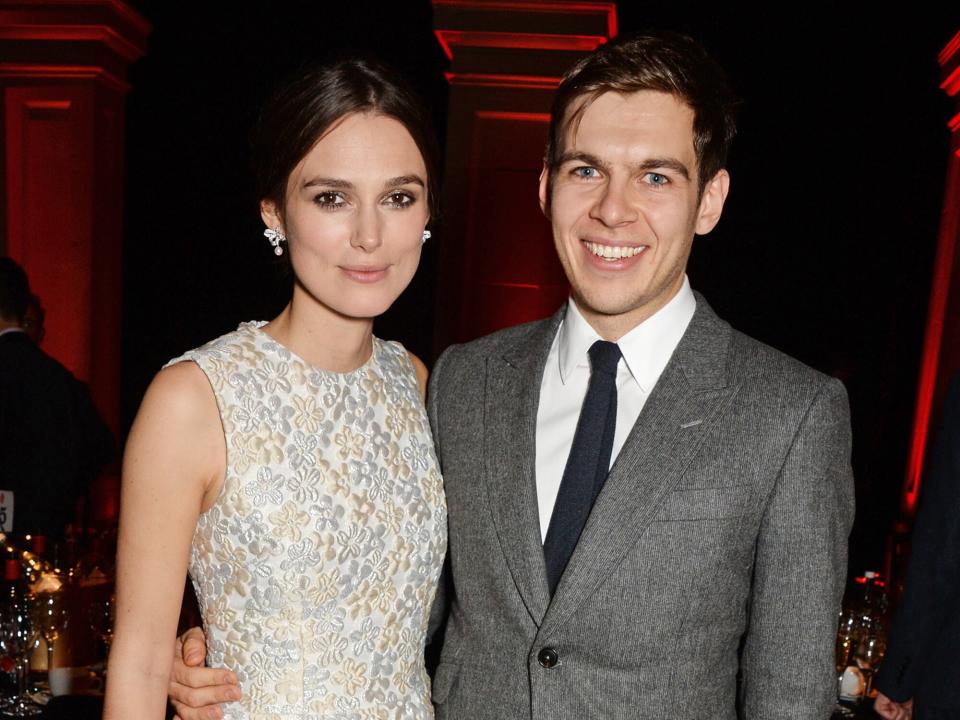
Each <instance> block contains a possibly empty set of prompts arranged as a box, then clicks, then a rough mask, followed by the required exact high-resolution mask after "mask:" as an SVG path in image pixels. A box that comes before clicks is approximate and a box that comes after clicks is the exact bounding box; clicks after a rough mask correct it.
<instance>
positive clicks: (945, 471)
mask: <svg viewBox="0 0 960 720" xmlns="http://www.w3.org/2000/svg"><path fill="white" fill-rule="evenodd" d="M958 506H960V374H958V375H955V376H954V377H953V380H952V382H951V384H950V389H949V391H948V393H947V397H946V400H945V402H944V406H943V414H942V417H941V421H940V431H939V433H938V434H937V440H936V443H935V445H934V449H933V454H932V456H931V459H930V466H929V472H928V473H927V474H926V477H925V478H924V487H923V501H922V503H921V505H920V511H919V512H918V514H917V519H916V523H915V524H914V530H913V552H912V554H911V557H910V566H909V569H908V570H907V576H906V580H905V583H904V591H903V597H902V598H901V599H900V607H899V608H898V610H897V613H896V616H895V617H894V620H893V625H892V627H891V629H890V639H889V643H888V646H887V653H886V657H885V658H884V661H883V665H882V666H881V668H880V672H879V673H878V674H877V678H876V685H877V688H878V689H879V690H881V691H882V692H883V693H884V694H885V695H886V696H887V697H889V698H890V699H892V700H895V701H897V702H903V701H905V700H909V699H910V698H912V697H913V696H914V694H915V692H916V690H917V686H918V685H919V682H920V679H921V678H922V677H923V675H924V662H925V660H927V658H928V657H929V656H930V653H931V651H932V650H933V647H932V646H933V645H934V644H935V643H936V641H937V639H938V632H939V630H940V628H942V627H943V624H944V619H945V617H946V615H947V613H951V612H953V613H955V612H956V608H957V606H958V603H960V523H958V522H957V519H956V509H957V507H958Z"/></svg>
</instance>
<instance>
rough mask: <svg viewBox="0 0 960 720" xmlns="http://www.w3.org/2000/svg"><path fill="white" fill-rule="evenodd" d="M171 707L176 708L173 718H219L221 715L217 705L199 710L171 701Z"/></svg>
mask: <svg viewBox="0 0 960 720" xmlns="http://www.w3.org/2000/svg"><path fill="white" fill-rule="evenodd" d="M173 707H174V708H176V710H177V714H176V715H174V716H173V720H220V719H221V718H222V717H223V710H221V709H220V706H219V705H215V706H213V707H208V708H202V709H200V710H194V709H193V708H188V707H184V706H182V705H178V704H177V703H173Z"/></svg>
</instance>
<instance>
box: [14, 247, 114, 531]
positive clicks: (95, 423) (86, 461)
mask: <svg viewBox="0 0 960 720" xmlns="http://www.w3.org/2000/svg"><path fill="white" fill-rule="evenodd" d="M31 305H33V311H32V312H33V314H32V315H31V314H30V313H29V312H28V311H29V310H30V308H31ZM37 311H39V313H37ZM42 318H43V310H42V307H41V306H40V302H39V300H38V299H37V298H36V297H34V296H32V295H31V293H30V284H29V281H28V279H27V274H26V272H24V270H23V268H21V267H20V266H19V265H18V264H17V263H16V262H15V261H14V260H12V259H11V258H8V257H4V258H0V490H4V491H6V492H7V493H12V494H13V513H12V523H11V522H9V519H8V523H7V524H6V525H5V530H6V531H7V534H8V535H9V534H13V535H15V536H22V535H26V534H32V535H45V536H47V537H48V538H50V539H52V540H58V539H61V538H62V537H63V534H64V527H65V526H66V525H67V524H68V523H71V522H75V521H76V518H77V516H78V514H80V511H79V509H78V503H81V502H82V501H83V500H84V498H85V497H86V494H87V490H88V488H89V486H90V483H91V481H92V480H94V479H95V478H96V477H97V475H98V473H99V472H100V470H101V469H102V468H103V467H104V466H105V465H106V464H107V463H109V462H110V461H111V460H112V459H113V456H114V442H113V437H112V436H111V435H110V431H109V430H108V429H107V426H106V424H104V422H103V420H102V419H101V417H100V415H99V414H98V413H97V411H96V408H94V406H93V402H92V401H91V398H90V393H89V391H88V389H87V387H86V385H84V384H83V383H82V382H80V381H79V380H77V379H76V378H75V377H74V376H73V375H72V374H71V373H70V371H69V370H67V369H66V368H65V367H64V366H63V365H61V364H60V363H59V362H57V361H56V360H55V359H54V358H52V357H50V356H49V355H47V354H46V353H45V352H43V350H41V349H40V348H39V347H38V346H37V342H35V340H39V339H42V337H43V321H42ZM8 497H9V496H8ZM8 505H9V502H8Z"/></svg>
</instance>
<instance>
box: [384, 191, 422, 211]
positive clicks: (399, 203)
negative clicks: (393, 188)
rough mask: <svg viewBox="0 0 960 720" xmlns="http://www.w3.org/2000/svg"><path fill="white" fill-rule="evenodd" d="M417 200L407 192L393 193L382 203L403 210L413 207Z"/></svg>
mask: <svg viewBox="0 0 960 720" xmlns="http://www.w3.org/2000/svg"><path fill="white" fill-rule="evenodd" d="M416 201H417V199H416V198H415V197H414V196H413V195H411V194H410V193H407V192H393V193H390V194H389V195H387V197H386V198H384V203H386V204H387V205H391V206H393V207H397V208H405V207H409V206H410V205H413V204H414V203H415V202H416Z"/></svg>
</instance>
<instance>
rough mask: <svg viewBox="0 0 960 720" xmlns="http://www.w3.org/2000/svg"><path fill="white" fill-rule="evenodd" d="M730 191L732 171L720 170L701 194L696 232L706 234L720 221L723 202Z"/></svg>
mask: <svg viewBox="0 0 960 720" xmlns="http://www.w3.org/2000/svg"><path fill="white" fill-rule="evenodd" d="M729 192H730V173H728V172H727V171H726V170H720V171H719V172H717V174H716V175H714V176H713V177H712V178H711V179H710V180H709V181H708V182H707V184H706V186H705V187H704V188H703V194H702V195H701V196H700V207H699V208H697V222H696V225H695V226H694V230H693V231H694V232H695V233H696V234H697V235H706V234H707V233H708V232H710V231H711V230H713V228H714V227H715V226H716V224H717V223H718V222H720V214H721V213H722V212H723V204H724V202H726V200H727V193H729Z"/></svg>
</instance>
